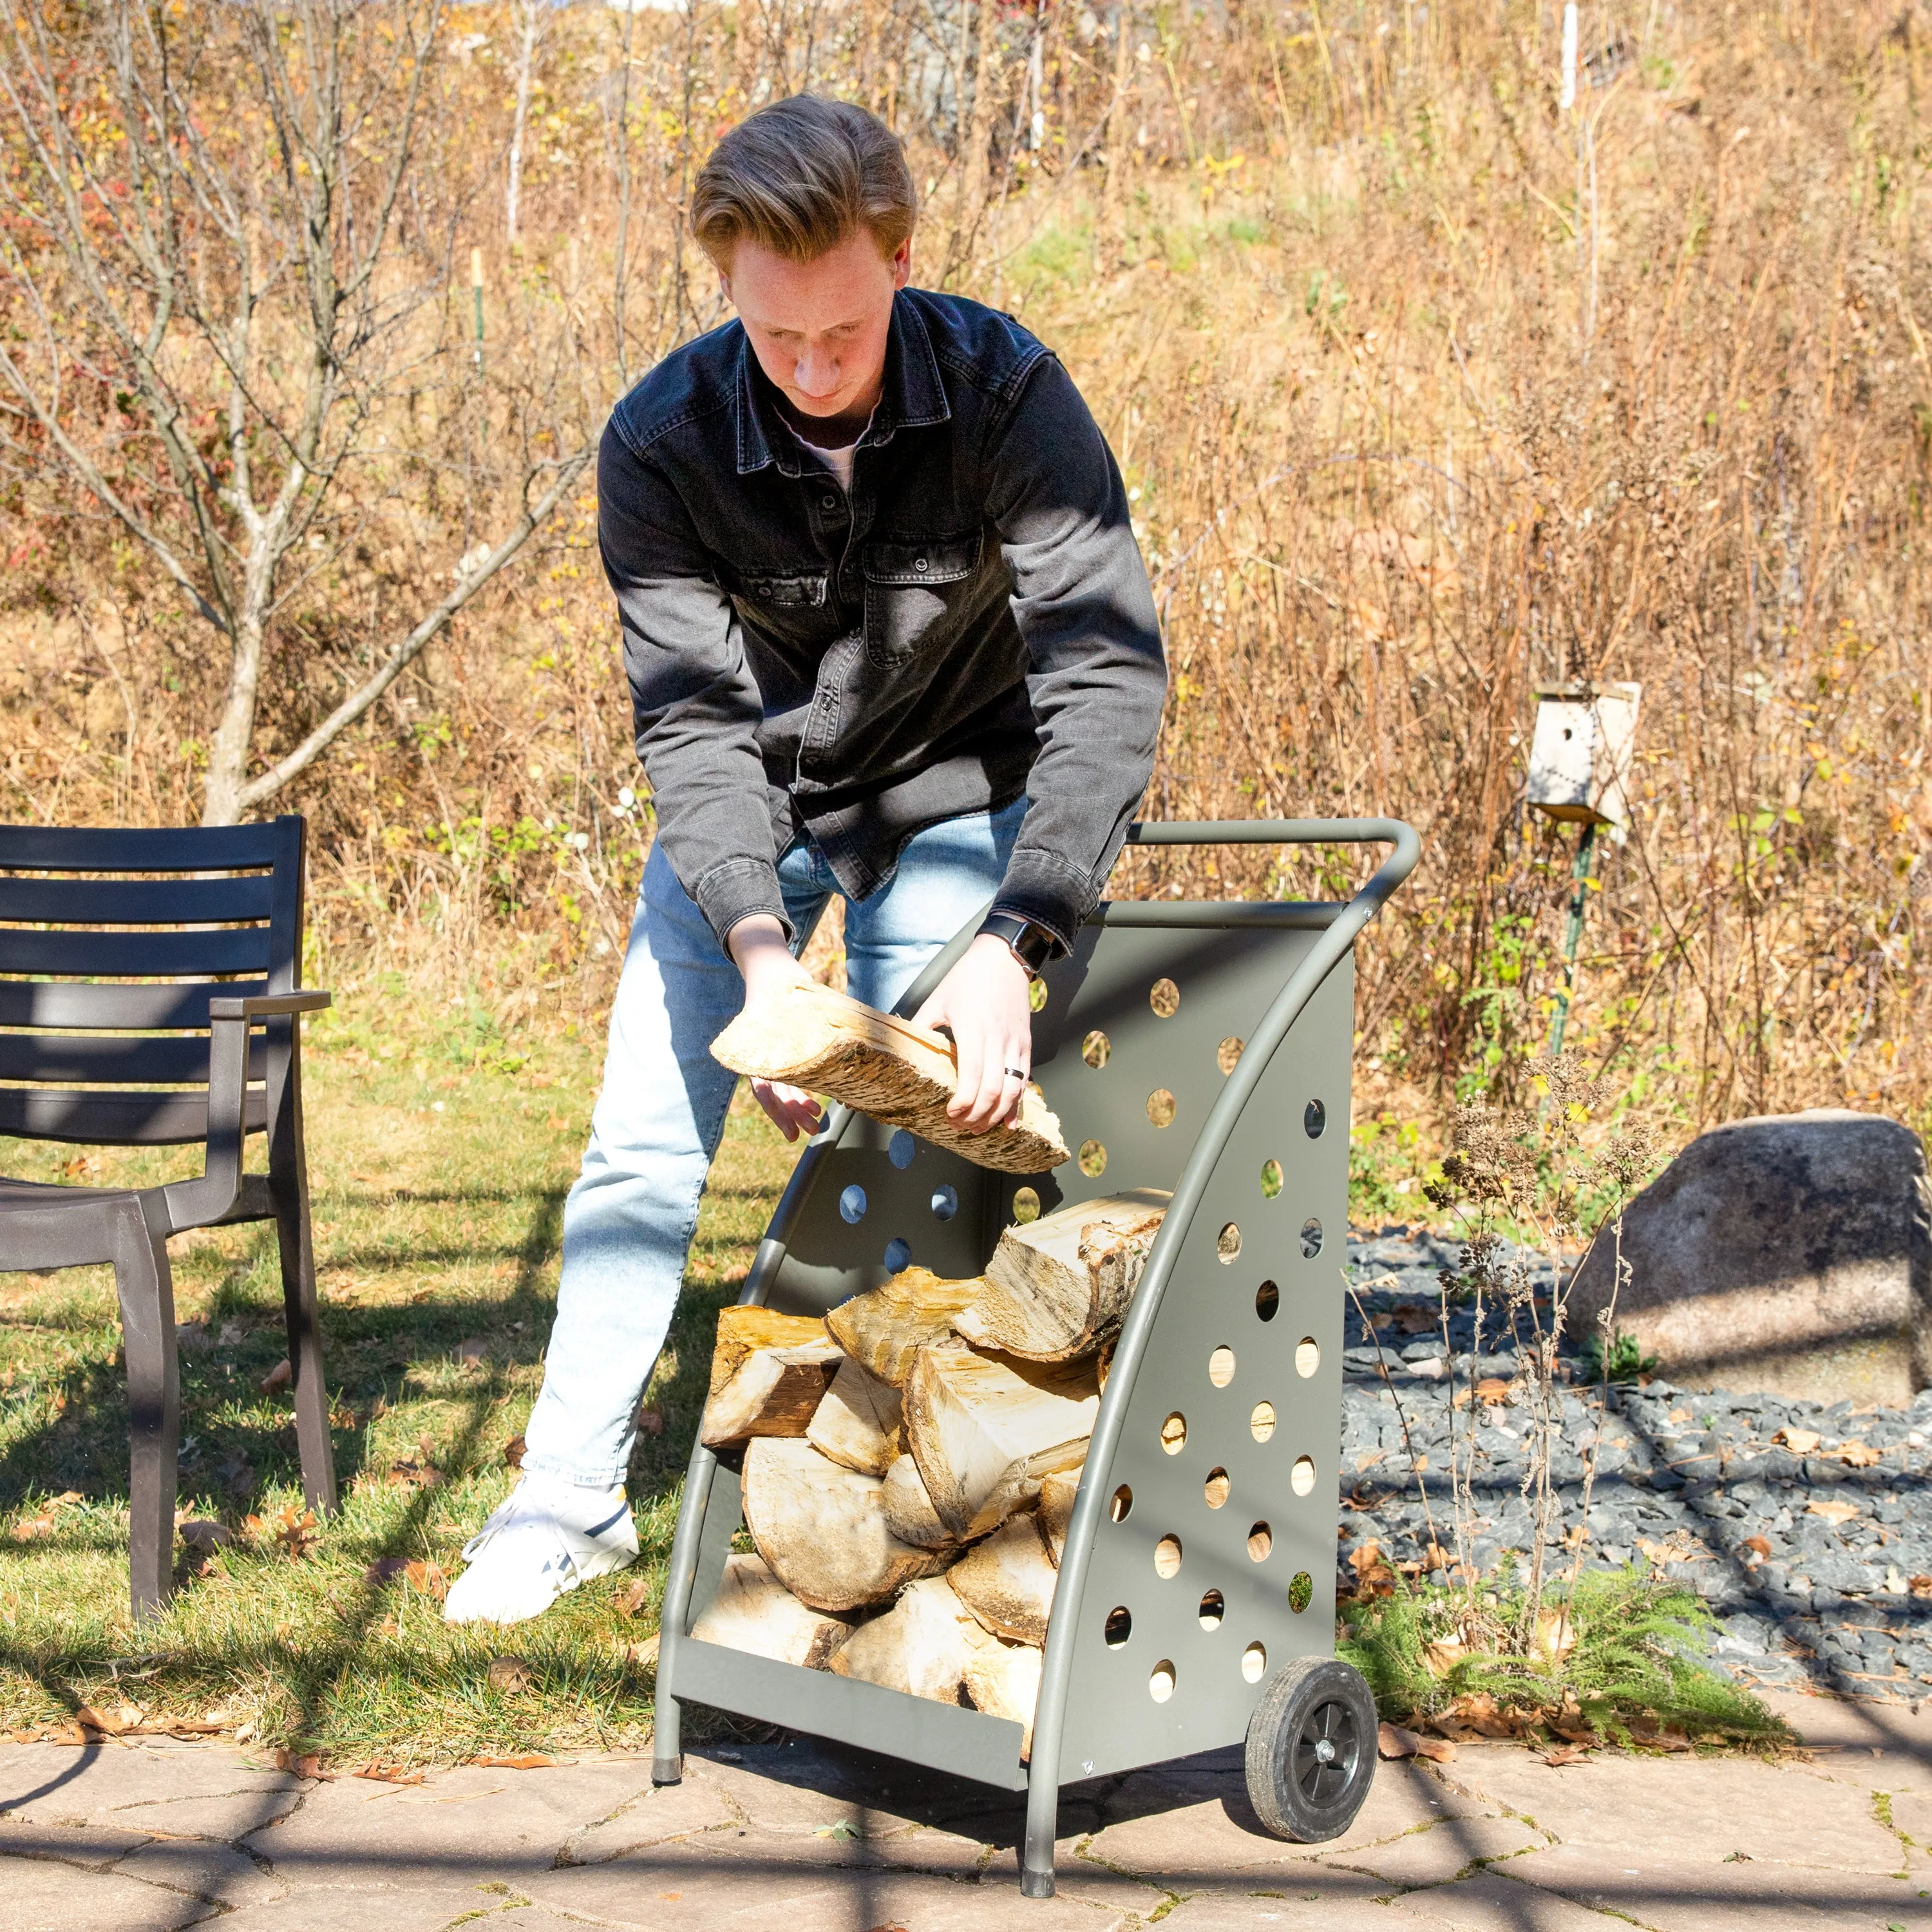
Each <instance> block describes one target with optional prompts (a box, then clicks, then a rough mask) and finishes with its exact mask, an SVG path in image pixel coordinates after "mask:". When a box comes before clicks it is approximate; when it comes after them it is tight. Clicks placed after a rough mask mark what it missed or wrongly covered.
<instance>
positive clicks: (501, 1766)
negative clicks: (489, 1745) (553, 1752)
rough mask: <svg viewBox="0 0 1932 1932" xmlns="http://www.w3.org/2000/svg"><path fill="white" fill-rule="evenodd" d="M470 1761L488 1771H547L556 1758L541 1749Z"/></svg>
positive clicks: (474, 1758) (476, 1758) (473, 1758)
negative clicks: (546, 1755) (511, 1755)
mask: <svg viewBox="0 0 1932 1932" xmlns="http://www.w3.org/2000/svg"><path fill="white" fill-rule="evenodd" d="M469 1762H470V1763H472V1764H480V1765H481V1766H483V1768H484V1769H485V1770H486V1771H547V1770H548V1769H550V1766H553V1764H555V1763H556V1759H555V1758H553V1757H544V1754H542V1753H541V1751H526V1752H525V1753H524V1754H523V1756H522V1757H472V1759H471V1760H469Z"/></svg>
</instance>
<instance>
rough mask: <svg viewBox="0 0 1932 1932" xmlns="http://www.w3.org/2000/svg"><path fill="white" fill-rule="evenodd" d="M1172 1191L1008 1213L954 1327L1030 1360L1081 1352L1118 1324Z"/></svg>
mask: <svg viewBox="0 0 1932 1932" xmlns="http://www.w3.org/2000/svg"><path fill="white" fill-rule="evenodd" d="M1172 1198H1173V1197H1172V1196H1171V1195H1169V1194H1166V1193H1162V1192H1161V1191H1160V1190H1158V1189H1156V1188H1151V1187H1142V1188H1136V1190H1134V1191H1133V1193H1128V1194H1111V1195H1108V1196H1105V1197H1104V1198H1103V1199H1100V1200H1098V1201H1085V1202H1081V1203H1080V1204H1079V1205H1078V1206H1076V1207H1073V1208H1061V1209H1059V1210H1058V1211H1056V1212H1055V1213H1054V1214H1046V1215H1043V1216H1042V1217H1040V1220H1037V1221H1033V1222H1029V1223H1026V1224H1025V1225H1024V1226H1022V1225H1020V1224H1019V1223H1015V1225H1014V1226H1012V1227H1010V1228H1009V1229H1007V1231H1006V1232H1004V1234H1003V1235H1001V1237H1000V1240H999V1245H998V1247H996V1248H995V1249H994V1250H993V1259H992V1260H991V1261H990V1262H988V1263H987V1264H986V1286H985V1288H984V1289H983V1291H982V1292H981V1294H980V1298H979V1299H978V1300H977V1301H975V1302H974V1304H973V1305H972V1306H971V1307H970V1308H968V1309H965V1310H962V1312H961V1313H960V1315H959V1318H958V1319H957V1320H956V1321H955V1322H954V1323H953V1327H954V1328H956V1329H957V1330H958V1331H959V1333H960V1334H962V1335H963V1336H964V1337H965V1338H966V1340H968V1341H969V1342H972V1343H977V1345H978V1346H980V1347H981V1348H983V1349H1003V1350H1004V1351H1005V1352H1007V1354H1009V1355H1025V1356H1026V1357H1028V1358H1029V1359H1031V1360H1032V1361H1037V1362H1064V1361H1070V1360H1071V1359H1072V1358H1074V1357H1076V1356H1078V1355H1088V1354H1091V1352H1093V1351H1094V1349H1097V1348H1098V1347H1099V1346H1100V1344H1101V1343H1103V1342H1104V1341H1105V1340H1106V1339H1107V1338H1108V1337H1109V1336H1110V1335H1111V1334H1113V1332H1114V1331H1115V1330H1116V1329H1118V1328H1119V1326H1120V1325H1121V1316H1123V1315H1124V1314H1125V1313H1127V1304H1128V1303H1129V1302H1130V1301H1132V1300H1133V1295H1134V1286H1135V1284H1136V1283H1137V1282H1139V1280H1140V1278H1141V1269H1142V1267H1143V1266H1144V1265H1145V1263H1146V1261H1147V1256H1148V1250H1149V1249H1150V1248H1151V1247H1153V1246H1154V1236H1155V1235H1157V1234H1158V1233H1159V1232H1160V1223H1161V1217H1163V1215H1164V1214H1166V1211H1167V1204H1168V1202H1169V1201H1170V1200H1171V1199H1172Z"/></svg>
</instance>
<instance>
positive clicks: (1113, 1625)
mask: <svg viewBox="0 0 1932 1932" xmlns="http://www.w3.org/2000/svg"><path fill="white" fill-rule="evenodd" d="M1101 1630H1102V1632H1103V1634H1104V1635H1105V1637H1106V1640H1107V1648H1108V1649H1109V1650H1118V1649H1120V1648H1121V1646H1122V1645H1123V1644H1124V1643H1126V1642H1127V1640H1128V1638H1129V1637H1132V1636H1133V1634H1134V1613H1133V1611H1131V1610H1129V1609H1128V1608H1127V1605H1126V1604H1120V1605H1119V1606H1118V1607H1116V1608H1115V1609H1113V1610H1109V1612H1108V1613H1107V1621H1106V1623H1104V1624H1103V1625H1102V1626H1101Z"/></svg>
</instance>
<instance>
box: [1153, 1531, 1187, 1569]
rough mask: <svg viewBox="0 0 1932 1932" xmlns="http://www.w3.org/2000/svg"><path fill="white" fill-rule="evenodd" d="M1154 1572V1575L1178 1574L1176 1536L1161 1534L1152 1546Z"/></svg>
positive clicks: (1179, 1564) (1178, 1540)
mask: <svg viewBox="0 0 1932 1932" xmlns="http://www.w3.org/2000/svg"><path fill="white" fill-rule="evenodd" d="M1154 1574H1155V1575H1156V1576H1157V1577H1163V1578H1165V1577H1178V1575H1179V1574H1181V1539H1180V1538H1179V1537H1178V1536H1163V1538H1161V1540H1160V1541H1159V1542H1158V1543H1157V1544H1155V1545H1154Z"/></svg>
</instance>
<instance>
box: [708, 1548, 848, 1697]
mask: <svg viewBox="0 0 1932 1932" xmlns="http://www.w3.org/2000/svg"><path fill="white" fill-rule="evenodd" d="M851 1634H852V1626H851V1625H850V1624H847V1623H841V1622H839V1621H838V1619H837V1618H836V1617H828V1616H823V1614H821V1613H820V1612H819V1611H817V1610H813V1609H812V1608H811V1606H810V1605H809V1604H802V1603H800V1602H799V1600H798V1599H797V1598H796V1597H794V1596H793V1595H792V1593H791V1592H790V1591H789V1590H787V1589H786V1588H785V1586H784V1585H783V1584H782V1583H780V1582H779V1581H778V1579H777V1578H776V1577H774V1576H773V1575H772V1572H771V1568H770V1566H769V1565H768V1564H767V1563H766V1562H765V1559H763V1557H762V1556H727V1558H726V1559H724V1578H723V1580H722V1581H721V1583H719V1584H718V1594H717V1595H716V1596H715V1597H714V1598H712V1600H711V1604H710V1607H709V1608H708V1609H707V1610H706V1611H705V1613H704V1614H703V1616H701V1617H700V1618H699V1619H698V1620H697V1622H696V1623H694V1624H693V1625H691V1635H692V1636H693V1637H696V1638H697V1640H698V1641H699V1642H700V1643H718V1644H722V1645H723V1646H724V1648H725V1649H727V1650H742V1651H748V1652H750V1654H751V1655H752V1656H754V1657H769V1658H775V1659H776V1660H777V1661H778V1662H779V1663H780V1664H803V1665H804V1666H805V1667H806V1668H807V1669H808V1670H824V1669H826V1667H827V1666H828V1665H829V1664H830V1662H831V1661H832V1652H834V1651H835V1650H836V1649H838V1646H840V1645H841V1643H844V1641H845V1640H846V1639H847V1637H850V1635H851Z"/></svg>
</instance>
